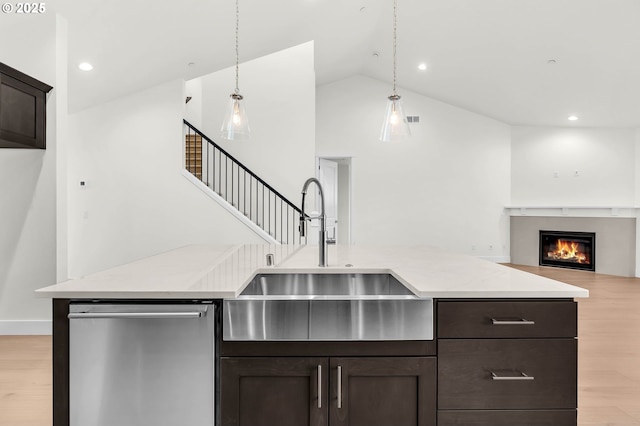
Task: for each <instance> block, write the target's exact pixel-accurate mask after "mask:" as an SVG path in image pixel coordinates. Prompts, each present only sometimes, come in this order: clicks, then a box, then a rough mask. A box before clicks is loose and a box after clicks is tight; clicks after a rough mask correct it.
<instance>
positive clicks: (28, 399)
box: [0, 265, 640, 426]
mask: <svg viewBox="0 0 640 426" xmlns="http://www.w3.org/2000/svg"><path fill="white" fill-rule="evenodd" d="M510 266H513V267H515V268H518V269H522V270H525V271H528V272H531V273H534V274H537V275H542V276H546V277H549V278H553V279H557V280H559V281H564V282H567V283H569V284H574V285H577V286H580V287H584V288H586V289H588V290H589V291H590V293H591V297H590V298H588V299H578V335H579V341H578V347H579V349H578V363H579V364H578V387H579V393H578V407H579V408H578V424H579V425H580V426H595V425H598V426H640V279H636V278H623V277H615V276H610V275H602V274H593V273H589V272H581V271H572V270H567V269H557V268H540V267H530V266H518V265H510ZM51 418H52V416H51V338H50V337H49V336H0V426H49V425H51ZM514 426H517V425H514Z"/></svg>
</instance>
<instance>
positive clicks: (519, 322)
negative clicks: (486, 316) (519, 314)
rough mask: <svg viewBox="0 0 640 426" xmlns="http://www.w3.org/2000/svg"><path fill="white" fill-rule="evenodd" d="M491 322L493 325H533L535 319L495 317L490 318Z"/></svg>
mask: <svg viewBox="0 0 640 426" xmlns="http://www.w3.org/2000/svg"><path fill="white" fill-rule="evenodd" d="M491 323H492V324H493V325H535V323H536V322H535V321H529V320H527V319H524V318H521V319H508V320H501V319H497V318H491Z"/></svg>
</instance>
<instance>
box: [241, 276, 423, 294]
mask: <svg viewBox="0 0 640 426" xmlns="http://www.w3.org/2000/svg"><path fill="white" fill-rule="evenodd" d="M416 298H417V296H416V295H415V294H413V293H412V292H411V291H410V290H409V289H407V288H406V287H405V286H404V285H403V284H401V283H400V282H399V281H398V280H397V279H395V278H394V277H393V276H391V275H390V274H258V275H256V276H255V278H254V279H253V280H252V281H251V282H250V283H249V284H248V285H247V287H246V288H245V289H244V290H243V291H242V292H241V293H240V296H239V297H238V299H249V300H378V299H384V300H399V299H416Z"/></svg>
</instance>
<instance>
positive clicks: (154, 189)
mask: <svg viewBox="0 0 640 426" xmlns="http://www.w3.org/2000/svg"><path fill="white" fill-rule="evenodd" d="M184 96H185V90H184V82H183V81H172V82H168V83H166V84H163V85H160V86H156V87H153V88H151V89H148V90H145V91H142V92H139V93H136V94H133V95H130V96H127V97H124V98H121V99H118V100H115V101H113V102H109V103H106V104H103V105H100V106H97V107H94V108H90V109H87V110H84V111H81V112H78V113H76V114H73V115H71V116H70V123H69V127H70V133H71V135H70V136H71V138H70V144H69V161H68V163H69V188H68V192H69V193H68V197H69V275H70V276H71V277H78V276H82V275H86V274H88V273H92V272H95V271H98V270H102V269H105V268H109V267H112V266H116V265H119V264H122V263H125V262H129V261H132V260H134V259H138V258H141V257H146V256H150V255H153V254H156V253H160V252H163V251H167V250H170V249H174V248H176V247H180V246H183V245H186V244H194V243H209V244H236V243H260V242H262V240H261V239H260V238H258V237H257V236H256V235H255V234H254V233H253V232H251V231H249V230H248V229H247V228H246V227H245V226H244V225H243V224H241V223H240V222H239V221H238V220H237V219H235V218H234V217H233V216H231V215H230V214H229V213H228V212H227V211H226V210H224V209H223V208H222V207H220V206H219V205H218V204H217V203H215V202H213V201H212V200H211V199H210V198H208V197H207V196H206V195H205V194H204V193H203V192H201V191H200V190H199V189H197V188H196V187H195V186H194V185H193V184H192V183H190V182H189V181H188V180H187V179H185V178H184V177H183V176H182V174H181V170H182V169H183V165H182V159H183V153H182V150H183V145H184V142H183V141H182V137H183V136H182V134H183V133H182V118H183V114H184V109H185V107H184ZM80 181H85V182H86V186H85V187H84V188H82V187H81V186H80V184H79V182H80Z"/></svg>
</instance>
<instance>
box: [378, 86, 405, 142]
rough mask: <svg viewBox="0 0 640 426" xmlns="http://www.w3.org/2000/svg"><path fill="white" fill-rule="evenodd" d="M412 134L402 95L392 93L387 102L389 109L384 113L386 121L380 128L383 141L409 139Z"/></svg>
mask: <svg viewBox="0 0 640 426" xmlns="http://www.w3.org/2000/svg"><path fill="white" fill-rule="evenodd" d="M410 136H411V129H410V128H409V123H408V122H407V116H406V115H405V114H404V109H403V108H402V102H400V96H398V95H391V96H389V101H388V102H387V111H386V113H385V115H384V122H383V123H382V129H381V130H380V140H381V141H383V142H394V141H398V140H402V139H407V138H409V137H410Z"/></svg>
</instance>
